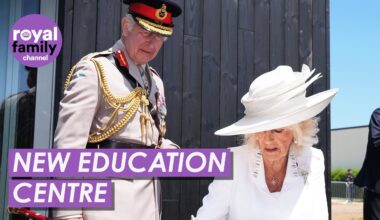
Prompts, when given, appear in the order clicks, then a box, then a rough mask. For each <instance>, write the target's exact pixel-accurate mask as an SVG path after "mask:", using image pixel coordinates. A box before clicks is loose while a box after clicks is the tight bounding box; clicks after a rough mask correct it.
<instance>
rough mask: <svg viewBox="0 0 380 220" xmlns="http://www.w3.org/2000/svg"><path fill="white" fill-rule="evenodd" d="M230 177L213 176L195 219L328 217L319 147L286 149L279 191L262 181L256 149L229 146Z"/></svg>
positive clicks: (299, 219) (301, 218)
mask: <svg viewBox="0 0 380 220" xmlns="http://www.w3.org/2000/svg"><path fill="white" fill-rule="evenodd" d="M232 152H233V165H234V167H233V179H230V180H214V181H213V182H212V183H211V184H210V186H209V193H208V195H206V196H205V197H204V198H203V206H202V207H201V208H200V209H199V210H198V212H197V217H196V219H197V220H227V219H228V220H287V219H291V220H305V219H306V220H313V219H315V220H325V219H328V211H327V200H326V192H325V178H324V158H323V154H322V151H321V150H318V149H316V148H312V147H305V148H304V150H303V151H302V152H298V154H296V153H295V152H294V151H292V150H291V151H290V153H289V159H288V164H287V171H286V176H285V180H284V183H283V186H282V189H281V192H276V193H271V192H269V190H268V187H267V185H266V182H265V175H264V165H263V160H262V156H261V153H260V150H258V149H254V148H250V147H248V146H240V147H235V148H232Z"/></svg>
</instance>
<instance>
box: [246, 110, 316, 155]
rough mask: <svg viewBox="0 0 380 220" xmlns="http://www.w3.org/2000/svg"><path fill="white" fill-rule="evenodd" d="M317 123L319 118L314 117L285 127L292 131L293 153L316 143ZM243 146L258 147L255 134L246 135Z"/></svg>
mask: <svg viewBox="0 0 380 220" xmlns="http://www.w3.org/2000/svg"><path fill="white" fill-rule="evenodd" d="M318 122H319V118H317V117H314V118H311V119H308V120H305V121H302V122H299V123H297V124H294V125H290V126H288V127H287V128H289V129H290V130H292V131H293V136H294V143H293V144H292V147H293V148H294V150H295V151H301V150H302V149H303V148H304V147H311V146H313V145H314V144H317V143H318V136H317V133H318V131H319V128H318ZM244 144H247V145H248V146H250V147H254V148H257V147H259V145H258V143H257V140H256V137H255V133H252V134H246V135H245V136H244Z"/></svg>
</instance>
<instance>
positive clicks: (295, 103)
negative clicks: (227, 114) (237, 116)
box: [244, 94, 307, 117]
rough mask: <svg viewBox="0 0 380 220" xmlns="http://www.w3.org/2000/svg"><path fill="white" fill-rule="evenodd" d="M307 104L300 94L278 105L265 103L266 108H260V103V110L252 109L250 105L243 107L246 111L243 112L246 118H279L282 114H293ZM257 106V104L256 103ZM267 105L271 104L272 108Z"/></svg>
mask: <svg viewBox="0 0 380 220" xmlns="http://www.w3.org/2000/svg"><path fill="white" fill-rule="evenodd" d="M306 103H307V99H306V98H305V96H304V95H303V94H300V95H299V96H297V97H294V98H292V99H290V100H288V101H286V102H282V103H279V104H273V102H271V103H266V104H267V108H265V109H264V108H262V107H263V106H262V103H260V104H259V105H260V109H261V111H259V110H258V109H255V108H252V107H251V106H252V105H249V106H245V107H246V109H245V111H244V113H245V115H246V116H248V117H252V116H255V117H262V116H279V115H283V114H288V113H289V112H294V111H296V110H297V109H300V108H303V107H304V106H305V105H306ZM256 104H258V103H256ZM269 104H272V106H269Z"/></svg>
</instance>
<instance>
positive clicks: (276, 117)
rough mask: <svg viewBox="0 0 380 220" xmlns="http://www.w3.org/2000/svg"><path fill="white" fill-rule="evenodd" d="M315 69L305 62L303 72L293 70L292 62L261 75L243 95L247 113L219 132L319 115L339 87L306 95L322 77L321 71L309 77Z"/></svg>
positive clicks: (253, 128)
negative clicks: (312, 85) (311, 68)
mask: <svg viewBox="0 0 380 220" xmlns="http://www.w3.org/2000/svg"><path fill="white" fill-rule="evenodd" d="M313 73H314V70H312V71H310V68H309V67H308V66H307V65H303V66H302V71H301V72H293V70H292V68H291V67H290V66H279V67H277V68H276V69H274V70H272V71H270V72H267V73H264V74H262V75H261V76H259V77H257V78H256V79H255V80H254V81H253V82H252V84H251V85H250V87H249V91H248V93H246V94H245V95H244V96H243V97H242V99H241V103H242V104H243V105H244V107H245V112H244V113H245V116H244V117H243V118H242V119H240V120H239V121H237V122H235V123H234V124H232V125H230V126H228V127H225V128H222V129H220V130H218V131H216V132H215V134H216V135H223V136H224V135H226V136H227V135H238V134H249V133H257V132H261V131H268V130H272V129H276V128H282V127H286V126H290V125H293V124H296V123H299V122H301V121H304V120H307V119H310V118H312V117H313V116H316V115H317V114H319V113H320V112H321V111H322V110H323V109H324V108H326V106H327V105H328V104H329V103H330V102H331V100H332V98H333V97H334V95H335V94H336V93H337V92H338V89H330V90H326V91H323V92H320V93H317V94H315V95H312V96H309V97H306V88H307V87H308V86H309V85H311V84H312V83H313V82H314V81H316V80H317V79H319V78H320V77H322V76H321V74H320V73H319V74H316V75H315V76H313V77H312V78H311V79H309V78H310V77H311V75H313ZM308 79H309V80H308ZM307 80H308V81H307Z"/></svg>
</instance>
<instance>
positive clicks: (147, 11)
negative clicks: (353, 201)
mask: <svg viewBox="0 0 380 220" xmlns="http://www.w3.org/2000/svg"><path fill="white" fill-rule="evenodd" d="M157 10H160V9H157V8H153V7H150V6H148V5H146V4H143V3H134V4H132V5H130V6H129V11H131V12H134V13H136V14H140V15H143V16H144V17H146V18H149V19H152V20H154V21H159V22H162V23H165V24H168V25H171V24H172V14H171V13H169V12H167V15H166V16H165V17H164V18H161V17H159V16H156V12H157Z"/></svg>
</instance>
